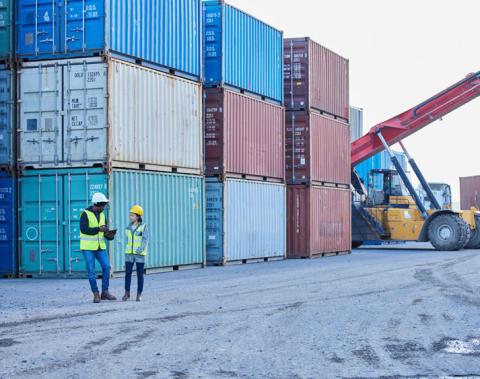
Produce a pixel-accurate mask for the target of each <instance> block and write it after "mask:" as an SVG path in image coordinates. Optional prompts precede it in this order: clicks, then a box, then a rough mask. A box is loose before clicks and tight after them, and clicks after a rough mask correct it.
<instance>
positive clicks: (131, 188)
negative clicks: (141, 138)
mask: <svg viewBox="0 0 480 379" xmlns="http://www.w3.org/2000/svg"><path fill="white" fill-rule="evenodd" d="M19 185H20V203H21V211H20V230H19V233H20V234H21V237H22V238H21V241H22V242H21V258H20V273H21V274H24V275H33V276H67V277H68V276H70V275H72V276H78V275H84V274H85V263H84V260H83V256H82V254H81V251H80V222H79V221H80V215H81V212H82V211H83V209H85V207H88V206H90V199H91V197H92V195H93V193H95V192H102V193H104V194H105V195H106V196H107V197H109V199H110V207H109V210H108V214H107V221H108V224H109V226H110V228H112V229H117V230H118V233H117V236H116V239H115V241H114V242H111V243H109V253H110V261H111V263H112V268H113V271H115V272H120V271H124V269H125V268H124V263H125V259H124V253H125V232H124V230H125V228H126V226H127V225H128V222H129V221H128V215H129V210H130V207H131V206H132V205H134V204H140V205H142V206H143V207H144V209H145V216H144V221H145V223H146V224H147V225H148V227H149V231H150V237H149V253H148V257H147V262H146V268H162V267H172V266H173V267H174V266H183V265H201V264H203V263H204V260H205V258H204V257H205V247H204V246H205V242H204V241H205V238H204V224H205V220H204V199H203V198H204V195H203V194H204V190H203V179H202V177H200V176H193V175H179V174H166V173H159V172H142V171H129V170H113V171H112V173H111V174H108V175H107V174H105V173H104V172H103V171H102V170H101V169H98V168H92V169H70V170H69V169H61V170H28V171H24V176H23V177H21V178H19ZM97 270H99V267H98V266H97Z"/></svg>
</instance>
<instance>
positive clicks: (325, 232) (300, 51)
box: [284, 38, 351, 258]
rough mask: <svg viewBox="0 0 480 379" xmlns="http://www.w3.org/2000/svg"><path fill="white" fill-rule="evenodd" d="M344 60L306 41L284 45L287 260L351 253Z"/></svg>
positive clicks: (285, 43) (296, 40) (346, 78)
mask: <svg viewBox="0 0 480 379" xmlns="http://www.w3.org/2000/svg"><path fill="white" fill-rule="evenodd" d="M348 92H349V88H348V60H346V59H345V58H342V57H341V56H339V55H338V54H335V53H334V52H332V51H330V50H328V49H326V48H324V47H323V46H321V45H319V44H317V43H315V42H314V41H312V40H310V39H309V38H296V39H286V40H285V41H284V96H285V105H286V109H287V111H286V117H285V119H286V127H285V133H286V135H285V140H286V162H285V165H286V181H287V184H288V185H289V186H288V190H287V230H288V233H287V241H288V242H287V246H288V248H287V255H288V257H289V258H311V257H314V256H319V255H323V254H326V253H339V252H346V251H350V249H351V226H350V225H351V205H350V202H351V195H350V190H349V188H350V143H349V142H350V128H349V124H348V121H349V102H348V101H349V99H348Z"/></svg>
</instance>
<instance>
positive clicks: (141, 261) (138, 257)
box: [122, 205, 148, 301]
mask: <svg viewBox="0 0 480 379" xmlns="http://www.w3.org/2000/svg"><path fill="white" fill-rule="evenodd" d="M143 213H144V212H143V209H142V207H141V206H139V205H134V206H133V207H132V208H131V209H130V225H128V227H127V229H126V231H125V234H126V242H127V244H126V247H125V271H126V273H125V295H123V298H122V300H123V301H127V300H128V299H130V284H131V282H132V272H133V265H134V264H136V265H137V301H141V300H142V292H143V274H144V269H145V258H146V256H147V247H148V230H147V225H145V224H144V223H143V220H142V217H143Z"/></svg>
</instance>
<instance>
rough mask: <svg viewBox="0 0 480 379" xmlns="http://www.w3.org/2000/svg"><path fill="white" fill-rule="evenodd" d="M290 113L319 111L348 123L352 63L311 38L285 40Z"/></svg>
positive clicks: (286, 97) (286, 92)
mask: <svg viewBox="0 0 480 379" xmlns="http://www.w3.org/2000/svg"><path fill="white" fill-rule="evenodd" d="M284 86H285V106H286V107H287V109H297V110H298V109H309V108H313V109H317V110H319V111H322V112H325V113H329V114H331V115H333V116H337V117H342V118H344V119H345V120H348V112H349V68H348V60H347V59H345V58H343V57H341V56H340V55H338V54H336V53H334V52H333V51H331V50H329V49H327V48H325V47H323V46H321V45H319V44H318V43H316V42H314V41H312V40H311V39H310V38H295V39H285V41H284Z"/></svg>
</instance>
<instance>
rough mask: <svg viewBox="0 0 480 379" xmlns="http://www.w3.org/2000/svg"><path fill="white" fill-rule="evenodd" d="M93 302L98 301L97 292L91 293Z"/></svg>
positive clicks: (98, 295)
mask: <svg viewBox="0 0 480 379" xmlns="http://www.w3.org/2000/svg"><path fill="white" fill-rule="evenodd" d="M93 302H94V303H100V294H99V293H98V292H94V293H93Z"/></svg>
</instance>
